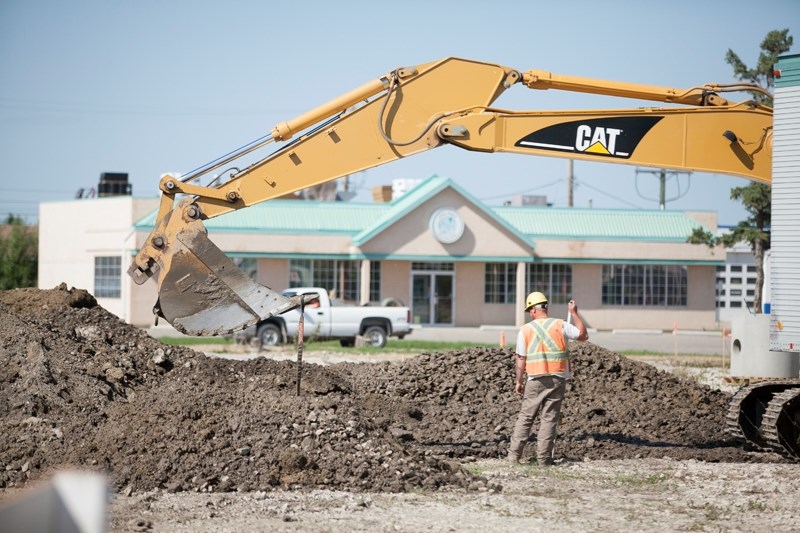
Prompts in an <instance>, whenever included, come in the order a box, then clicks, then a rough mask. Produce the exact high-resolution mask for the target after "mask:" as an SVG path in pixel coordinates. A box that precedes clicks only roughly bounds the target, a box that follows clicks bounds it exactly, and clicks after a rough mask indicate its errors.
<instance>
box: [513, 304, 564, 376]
mask: <svg viewBox="0 0 800 533" xmlns="http://www.w3.org/2000/svg"><path fill="white" fill-rule="evenodd" d="M562 322H563V321H562V320H560V319H557V318H545V319H538V320H534V321H532V322H528V323H527V324H525V326H524V327H523V330H522V331H523V338H524V339H525V372H526V373H527V374H528V376H540V375H543V374H563V373H565V372H568V371H569V351H568V350H567V342H566V340H565V338H564V326H563V325H562Z"/></svg>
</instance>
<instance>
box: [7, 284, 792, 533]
mask: <svg viewBox="0 0 800 533" xmlns="http://www.w3.org/2000/svg"><path fill="white" fill-rule="evenodd" d="M572 352H573V361H574V373H575V378H574V380H572V382H571V383H570V385H569V390H568V393H567V394H568V396H567V401H566V403H565V407H564V410H563V418H562V422H561V425H560V432H559V437H558V441H557V454H558V456H559V465H558V466H556V467H554V468H552V469H549V470H548V469H544V468H538V467H535V466H523V465H517V466H515V467H512V466H510V465H507V464H505V462H503V461H502V460H501V459H500V458H501V457H502V456H503V455H504V454H505V449H506V447H507V443H508V438H509V434H510V431H511V427H512V426H513V422H514V418H515V416H516V413H517V410H518V408H519V399H518V397H517V396H516V395H515V394H514V393H513V356H512V354H511V352H510V351H508V350H503V349H499V348H498V349H484V348H471V349H465V350H460V351H457V352H446V353H426V354H421V355H419V356H418V357H413V358H410V359H407V360H404V361H400V362H392V363H390V362H384V363H376V364H356V363H340V364H335V365H327V366H321V365H313V364H304V365H303V367H302V375H301V387H300V395H299V396H298V395H297V394H296V389H295V387H296V379H297V365H296V364H295V363H294V362H292V361H277V360H272V359H268V358H256V359H252V360H247V361H244V360H227V359H220V358H213V357H207V356H206V355H204V354H203V353H200V352H195V351H193V350H190V349H188V348H183V347H169V346H165V345H163V344H161V343H160V342H159V341H157V340H156V339H153V338H151V337H150V336H148V335H147V334H146V333H145V332H143V331H141V330H139V329H136V328H133V327H131V326H129V325H127V324H125V323H124V322H122V321H120V320H119V319H117V318H116V317H114V316H113V315H111V314H110V313H108V312H107V311H105V310H104V309H103V308H101V307H100V306H98V305H97V303H96V301H95V300H94V298H93V297H92V296H91V295H90V294H88V293H87V292H86V291H83V290H80V289H68V288H67V287H66V286H64V285H62V286H60V287H57V288H55V289H52V290H35V289H21V290H15V291H5V292H2V293H0V413H1V414H2V417H1V418H0V464H2V465H5V468H4V469H2V470H0V489H3V492H2V494H0V498H6V497H9V495H11V494H14V493H16V492H17V491H18V489H20V488H24V487H27V486H30V485H32V484H33V483H34V482H36V481H37V480H41V479H44V478H47V477H49V476H50V475H52V473H53V472H55V471H57V470H58V469H61V468H79V469H86V470H94V471H100V472H103V473H105V474H106V475H107V476H108V479H109V480H110V483H111V486H112V490H113V491H114V493H115V494H116V495H117V496H116V499H115V502H114V504H113V505H112V525H113V529H114V530H147V529H151V528H154V529H157V530H165V529H168V530H175V531H177V530H185V531H189V530H191V531H198V530H217V531H219V530H225V529H226V528H228V529H230V530H243V529H245V530H246V529H280V527H278V526H277V524H283V526H281V527H284V526H285V529H287V530H307V531H319V530H331V531H348V530H364V531H366V530H368V529H370V530H401V531H417V530H420V529H432V530H443V531H447V530H469V529H470V528H471V527H472V525H473V524H474V525H475V527H476V529H484V530H485V529H487V527H486V526H487V524H489V522H486V520H489V519H490V518H491V519H492V520H495V519H497V520H499V521H497V522H496V524H499V525H498V529H504V530H516V529H514V528H515V527H516V526H515V525H514V524H527V522H525V521H524V520H523V521H522V522H515V521H514V520H517V519H518V518H519V519H520V520H522V519H525V517H528V518H530V517H531V516H532V514H531V513H533V514H535V515H536V516H539V517H540V518H541V519H542V520H544V522H541V523H540V525H543V524H546V523H550V524H551V525H552V524H553V523H555V524H561V523H563V524H565V527H567V526H569V525H570V524H572V527H578V529H591V528H589V527H581V525H580V524H579V523H578V524H575V523H572V522H570V521H569V520H567V521H566V522H561V521H559V520H555V518H553V519H554V520H555V521H554V522H548V518H547V517H548V513H550V511H549V510H548V509H549V507H552V506H553V505H554V502H553V501H552V500H551V498H556V499H557V500H558V499H562V498H563V499H565V500H567V499H569V500H572V499H574V500H576V501H577V502H578V503H575V504H573V503H570V504H569V505H570V506H572V505H576V506H577V508H578V509H580V508H581V507H583V506H584V505H586V502H587V501H589V500H591V495H590V494H587V493H586V492H585V491H586V490H587V488H590V487H592V486H593V484H596V485H597V486H598V487H606V486H607V485H608V484H609V483H610V484H611V486H612V487H613V486H617V488H618V489H619V488H621V489H625V490H622V491H621V492H620V490H617V491H616V493H615V494H616V496H617V497H621V498H623V499H626V500H627V503H628V504H631V505H633V504H634V503H635V502H638V504H636V505H637V508H638V507H641V509H640V511H641V513H640V514H641V516H643V517H644V519H643V521H642V522H641V524H647V523H650V524H652V522H648V521H647V517H648V513H651V511H654V510H655V509H656V508H657V507H658V506H655V505H651V503H652V502H651V501H650V500H651V499H650V498H649V497H648V496H646V494H650V489H654V491H655V492H654V493H653V494H660V495H662V496H658V497H656V496H654V497H653V498H652V500H653V501H655V500H658V501H659V502H660V503H661V504H663V501H664V498H665V496H664V495H665V494H669V493H670V492H675V494H676V495H677V496H676V498H677V499H676V500H675V501H674V502H673V503H675V502H678V503H680V501H681V498H682V496H680V495H681V494H682V492H681V491H682V490H683V489H682V488H681V487H694V485H693V484H692V483H693V480H695V479H697V480H703V481H702V482H703V483H706V484H708V483H709V481H708V479H706V478H707V477H709V476H710V477H713V472H715V471H719V472H728V471H730V470H731V469H739V470H737V472H738V471H741V473H739V474H735V475H733V477H734V478H741V479H742V480H743V481H745V482H746V480H747V479H749V478H751V477H753V475H754V474H753V472H770V473H773V474H774V473H777V475H778V477H781V478H784V477H785V478H786V483H789V486H790V487H793V490H794V492H793V494H792V496H791V498H790V499H792V498H793V501H794V504H793V505H794V506H791V505H787V506H785V507H784V508H785V509H791V510H793V512H795V516H797V513H796V511H797V510H798V509H800V503H798V501H797V499H798V496H797V494H798V493H800V491H798V490H797V489H798V487H797V481H796V480H797V479H800V476H798V475H797V474H798V469H797V468H798V467H797V464H795V463H791V462H789V461H787V460H785V459H783V458H782V457H780V456H778V455H776V454H772V453H766V452H760V451H757V450H754V449H752V448H750V447H748V446H747V445H745V444H743V443H741V442H738V441H736V440H734V439H732V438H731V437H730V436H729V435H727V434H726V433H725V428H724V418H725V412H726V407H727V402H728V401H729V399H730V394H729V393H727V392H723V391H720V390H716V389H713V388H710V387H708V386H704V385H699V384H698V383H697V382H696V381H694V380H692V379H690V378H683V377H678V376H676V375H674V374H670V373H667V372H664V371H661V370H657V369H656V368H655V367H653V366H652V365H649V364H646V363H642V362H637V361H632V360H630V359H626V358H624V357H622V356H620V355H618V354H615V353H612V352H609V351H607V350H605V349H603V348H602V347H599V346H596V345H593V344H591V343H589V342H587V343H576V344H574V345H573V346H572ZM532 448H533V446H529V449H530V450H529V452H530V451H532ZM631 461H633V462H631ZM587 465H589V466H591V465H613V466H609V468H613V469H618V470H619V471H620V472H623V471H627V470H630V471H631V472H633V473H632V474H630V475H629V479H632V480H634V481H631V482H630V483H628V482H622V483H621V485H620V484H619V483H617V481H618V480H619V479H618V478H617V477H616V476H614V475H610V474H609V470H608V469H605V470H604V469H603V468H602V467H601V468H600V470H599V471H598V470H597V469H592V468H590V467H589V466H587ZM687 465H688V466H687ZM698 465H700V466H699V467H698ZM626 469H627V470H626ZM742 469H744V470H742ZM697 471H700V472H701V473H700V474H697V473H696V472H697ZM559 472H560V474H559ZM598 472H601V473H599V474H598ZM652 472H656V473H652ZM620 475H622V474H620ZM653 476H655V477H653ZM659 476H661V477H659ZM704 476H705V477H704ZM626 479H628V478H626ZM759 479H760V478H759ZM615 480H617V481H615ZM636 480H643V481H641V482H640V481H636ZM562 481H563V484H562ZM662 481H663V483H662ZM792 483H794V485H791V484H792ZM554 485H559V486H561V488H557V489H555V490H554V492H553V493H552V494H551V493H550V492H549V489H547V487H553V486H554ZM651 485H652V486H651ZM737 486H738V485H737ZM749 486H750V488H751V489H753V488H754V487H753V486H752V483H750V484H749ZM776 486H777V487H778V488H776V489H775V490H776V491H778V492H779V494H777V495H773V496H775V497H774V498H770V497H769V495H768V496H765V497H764V498H762V497H761V496H758V494H761V492H759V491H761V490H762V489H761V488H756V492H755V493H754V494H756V496H753V497H752V498H749V499H748V498H744V499H742V500H741V501H740V502H739V503H735V504H733V503H732V504H731V505H743V506H745V509H746V507H747V506H748V505H749V506H755V507H757V508H758V509H761V507H762V506H766V507H765V509H770V510H771V509H772V508H773V506H775V505H783V504H781V503H780V502H783V501H784V500H785V498H784V497H783V495H782V494H780V491H782V490H789V489H787V488H786V487H785V486H784V485H783V484H780V483H779V484H778V485H776ZM570 487H571V488H570ZM654 487H655V488H654ZM720 487H721V489H720V490H722V489H723V488H724V487H725V486H724V485H720ZM644 489H647V490H644ZM660 489H664V490H660ZM667 489H668V490H667ZM602 490H606V489H605V488H603V489H602ZM737 490H738V489H737ZM642 491H643V492H642ZM640 492H641V493H642V494H645V496H644V497H643V496H642V495H641V494H640ZM767 492H769V490H767ZM628 493H630V494H634V493H635V494H638V496H636V497H630V495H629V494H628ZM712 493H713V491H712V492H709V493H708V494H712ZM609 494H611V493H609ZM626 494H628V495H627V496H626ZM519 498H522V500H520V501H518V503H519V505H520V507H519V508H517V507H516V506H514V505H511V506H510V507H509V505H510V503H509V502H511V503H513V502H515V501H517V500H518V499H519ZM587 498H588V500H587ZM687 498H688V497H687ZM688 499H691V498H688ZM668 500H669V498H667V501H668ZM469 502H471V503H469ZM748 502H749V503H748ZM556 503H557V502H556ZM429 505H430V506H432V507H431V508H428V506H429ZM528 505H536V506H541V505H545V506H548V509H539V511H536V512H534V511H533V510H531V509H528V508H527V506H528ZM623 505H624V504H623ZM676 505H677V504H676ZM681 505H683V504H681ZM686 505H690V504H688V503H687V504H686ZM692 505H693V504H692ZM697 505H700V504H699V503H698V504H697ZM714 505H717V504H716V503H715V504H714ZM463 506H466V507H463ZM679 506H680V505H679ZM648 507H652V508H648ZM667 507H669V505H668V506H667ZM537 508H538V507H537ZM731 508H732V507H731ZM226 509H227V510H226ZM515 509H516V511H515ZM687 509H689V507H687ZM398 510H401V511H398ZM402 510H405V511H402ZM762 510H763V509H762ZM228 511H230V513H232V514H229V512H228ZM523 511H524V512H523ZM595 511H596V512H597V513H599V514H598V515H597V517H598V520H600V518H601V517H602V516H604V512H603V509H601V508H599V507H598V508H596V509H595ZM701 511H702V509H701ZM520 512H522V514H520ZM661 512H667V510H662V511H661ZM251 513H252V514H251ZM397 513H400V514H397ZM409 513H410V514H411V515H414V520H412V519H411V518H409V516H410V515H409ZM470 513H472V514H470ZM537 513H538V514H537ZM571 513H572V514H575V510H574V509H573V510H572V511H571ZM686 513H687V516H688V518H692V515H693V514H698V516H700V515H702V512H698V513H694V512H693V511H691V509H689V510H686ZM448 514H450V518H449V521H448V519H447V518H446V516H447V515H448ZM605 514H609V512H608V510H606V512H605ZM706 514H707V513H706ZM743 514H748V513H746V512H744V513H743ZM440 515H441V516H443V517H445V518H444V520H445V521H444V522H438V521H436V520H438V519H436V520H434V517H435V516H440ZM473 515H474V516H475V518H474V519H472V521H471V522H462V521H460V520H459V516H463V517H469V516H473ZM779 515H780V513H778V515H776V516H777V518H776V519H775V520H776V522H774V524H778V523H779V520H780V519H782V518H781V516H779ZM232 516H238V517H239V520H240V521H239V522H235V521H231V520H232ZM424 516H429V517H430V519H431V521H429V522H425V521H422V522H420V520H423V517H424ZM502 516H506V517H509V518H513V519H514V520H511V521H509V522H503V520H502V519H501V518H502ZM553 516H555V515H553ZM569 516H571V514H570V513H567V514H566V515H565V517H566V518H568V517H569ZM748 516H749V515H748ZM392 517H395V518H392ZM403 517H406V519H405V522H404V519H403ZM259 518H260V519H263V520H264V522H257V521H256V522H252V520H258V519H259ZM562 518H564V517H562ZM650 518H652V516H650ZM763 518H764V515H763V514H762V522H761V523H765V522H764V520H763ZM384 519H385V520H384ZM608 519H609V520H610V518H608ZM269 520H274V521H275V524H272V525H270V524H271V522H268V521H269ZM375 520H377V522H373V521H375ZM387 520H388V521H387ZM415 520H416V521H415ZM475 520H477V522H475ZM326 521H327V522H326ZM287 522H290V523H287ZM323 522H324V523H326V524H328V525H327V526H325V527H321V524H322V523H323ZM706 522H708V520H707V519H706ZM491 523H492V524H494V523H495V522H491ZM530 523H531V524H533V526H534V527H537V526H536V523H537V522H530ZM598 523H605V524H606V525H613V527H614V528H616V529H619V527H617V526H619V524H621V523H624V522H613V521H612V522H603V521H602V520H601V521H600V522H598ZM631 523H632V524H636V523H637V522H636V521H633V522H631ZM704 523H705V522H704ZM708 523H711V524H720V522H719V521H717V520H711V521H710V522H708ZM766 523H769V521H767V522H766ZM381 524H382V525H381ZM589 524H590V522H583V526H588V525H589ZM671 524H672V523H671V522H667V523H666V524H665V523H663V522H662V523H661V524H660V525H661V527H660V528H659V530H663V529H664V528H666V529H670V525H671ZM692 524H695V522H691V521H688V522H686V523H685V524H684V525H683V526H682V527H681V528H682V529H685V528H688V527H689V526H692ZM184 526H185V527H184ZM272 526H275V527H272ZM390 526H391V527H390ZM478 526H481V527H478ZM305 527H307V529H303V528H305ZM703 527H705V526H703ZM649 528H650V529H652V528H653V526H652V525H651V526H649ZM489 529H492V528H491V527H490V528H489ZM523 529H524V528H523ZM556 529H557V528H556ZM642 529H645V530H649V529H648V527H644V526H642V527H639V528H638V529H637V530H642ZM726 529H727V528H726ZM744 529H745V530H747V529H749V528H747V527H745V528H744ZM779 529H782V530H789V529H785V528H779ZM520 530H521V529H520ZM623 530H624V528H623ZM653 530H654V529H653Z"/></svg>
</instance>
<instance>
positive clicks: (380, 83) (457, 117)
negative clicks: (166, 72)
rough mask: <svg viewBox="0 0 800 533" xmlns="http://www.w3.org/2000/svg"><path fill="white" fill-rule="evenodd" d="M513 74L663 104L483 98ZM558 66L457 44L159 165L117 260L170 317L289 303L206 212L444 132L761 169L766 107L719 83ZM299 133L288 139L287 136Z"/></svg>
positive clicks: (230, 327)
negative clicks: (152, 200)
mask: <svg viewBox="0 0 800 533" xmlns="http://www.w3.org/2000/svg"><path fill="white" fill-rule="evenodd" d="M516 84H522V85H525V86H527V87H529V88H531V89H537V90H546V89H555V90H566V91H577V92H589V93H595V94H603V95H609V96H616V97H623V98H632V99H646V100H652V101H658V102H664V103H670V104H676V105H675V106H673V107H647V108H638V109H620V110H610V111H590V110H582V111H510V110H503V109H497V108H493V107H491V105H492V103H493V102H494V101H496V100H497V98H498V97H499V96H500V95H501V94H502V93H503V92H504V91H505V90H506V89H509V88H511V87H512V86H514V85H516ZM744 90H747V91H752V90H758V87H757V86H753V85H747V84H736V85H726V86H720V85H705V86H700V87H694V88H691V89H687V90H679V89H672V88H664V87H657V86H649V85H639V84H626V83H619V82H610V81H603V80H594V79H587V78H577V77H567V76H556V75H553V74H550V73H548V72H543V71H528V72H524V73H521V72H519V71H517V70H515V69H511V68H508V67H503V66H500V65H495V64H491V63H483V62H478V61H471V60H465V59H458V58H447V59H444V60H441V61H437V62H432V63H426V64H423V65H418V66H416V67H409V68H400V69H397V70H394V71H392V72H390V73H388V74H386V75H385V76H382V77H380V78H378V79H377V80H374V81H372V82H369V83H366V84H364V85H362V86H361V87H359V88H357V89H355V90H353V91H351V92H350V93H347V94H345V95H342V96H340V97H339V98H336V99H335V100H332V101H331V102H329V103H327V104H325V105H322V106H320V107H318V108H315V109H313V110H311V111H309V112H307V113H305V114H303V115H301V116H299V117H297V118H295V119H293V120H291V121H287V122H282V123H280V124H278V125H276V126H275V127H274V128H273V130H272V132H271V134H270V135H269V136H267V137H266V138H265V140H263V141H262V142H260V143H257V144H254V145H251V146H248V147H245V148H243V149H241V150H239V151H237V152H234V153H232V154H229V155H228V156H225V157H223V158H220V159H219V160H217V161H215V162H212V163H211V164H209V165H206V166H204V167H202V168H201V169H199V170H198V171H195V172H192V173H190V174H188V175H186V176H183V177H180V178H178V177H174V176H169V175H168V176H165V177H164V178H162V180H161V183H160V188H161V191H162V199H161V203H160V206H159V210H158V214H157V218H156V220H157V222H156V227H155V229H154V230H153V231H152V233H151V234H150V236H149V237H148V238H147V240H146V241H145V243H144V245H143V246H142V248H141V250H140V251H139V253H138V254H137V255H136V257H135V258H134V260H133V263H132V264H131V267H130V268H129V270H128V272H129V274H130V275H131V276H132V277H133V279H134V281H135V282H136V283H137V284H142V283H144V282H145V281H147V279H149V278H150V277H156V278H157V280H158V302H157V303H156V306H155V308H154V312H155V313H156V314H157V315H158V316H162V317H164V318H165V319H166V320H167V321H168V322H170V323H171V324H172V325H173V326H175V327H176V328H177V329H179V330H180V331H183V332H185V333H188V334H193V335H215V334H220V333H226V332H230V331H234V330H237V329H241V328H243V327H246V326H248V325H250V324H253V323H255V322H257V321H259V320H262V319H264V318H267V317H269V316H272V315H275V314H280V313H282V312H285V311H287V310H289V309H292V308H294V307H296V306H297V305H299V304H300V303H299V302H298V301H294V300H292V299H287V298H284V297H283V296H281V295H279V294H277V293H275V292H274V291H272V290H271V289H269V288H268V287H264V286H262V285H259V284H257V283H255V282H254V281H252V280H251V279H250V278H249V277H247V276H246V275H245V274H244V273H242V272H241V271H240V270H239V269H238V268H237V267H236V266H235V265H234V264H233V262H232V261H231V260H230V259H228V258H227V257H226V256H225V254H223V253H222V251H221V250H219V248H217V247H216V246H215V245H214V244H213V243H212V242H211V240H210V239H208V236H207V232H206V229H205V227H204V225H203V222H202V221H203V220H206V219H209V218H213V217H217V216H220V215H224V214H226V213H228V212H230V211H234V210H238V209H242V208H245V207H248V206H251V205H254V204H256V203H260V202H264V201H267V200H270V199H273V198H277V197H280V196H284V195H287V194H290V193H292V192H295V191H298V190H301V189H305V188H308V187H312V186H314V185H318V184H321V183H324V182H328V181H330V180H334V179H337V178H340V177H342V176H346V175H348V174H352V173H355V172H358V171H361V170H364V169H368V168H372V167H375V166H378V165H382V164H385V163H389V162H392V161H395V160H397V159H400V158H403V157H408V156H411V155H414V154H417V153H419V152H423V151H426V150H429V149H432V148H436V147H439V146H442V145H445V144H448V145H452V146H456V147H459V148H463V149H466V150H472V151H481V152H514V153H521V154H528V155H542V156H553V157H566V158H573V159H583V160H588V161H606V162H615V163H624V164H631V165H640V166H652V167H661V168H672V169H685V170H692V171H701V172H712V173H725V174H731V175H736V176H742V177H745V178H748V179H751V180H756V181H761V182H766V183H769V181H770V173H771V166H772V143H771V138H772V110H771V109H770V108H768V107H764V106H760V105H758V104H755V103H753V102H750V101H746V102H740V103H737V102H730V101H728V100H727V99H725V98H723V97H721V96H720V93H725V92H734V91H744ZM296 135H298V137H297V138H295V139H293V140H291V141H289V140H290V139H292V138H293V137H294V136H296ZM284 141H288V142H286V144H285V145H283V146H282V147H281V148H279V149H277V150H276V151H274V152H273V153H272V154H270V155H268V156H267V157H265V158H263V159H261V160H259V161H257V162H255V163H253V164H251V165H250V166H248V167H246V168H245V169H244V170H241V171H239V172H238V173H236V174H235V175H233V176H232V177H231V178H230V179H229V180H228V181H226V182H224V183H221V184H217V185H214V186H211V185H208V186H202V185H198V184H195V183H192V182H193V181H196V180H198V179H199V178H200V177H201V176H203V175H206V174H209V173H211V172H213V171H214V170H216V169H218V168H221V167H222V166H225V165H228V164H231V163H232V162H234V161H236V160H238V159H239V158H242V157H243V156H245V155H248V154H249V153H251V152H253V151H255V150H256V149H260V148H262V147H263V146H264V145H266V144H269V143H272V142H284Z"/></svg>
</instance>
